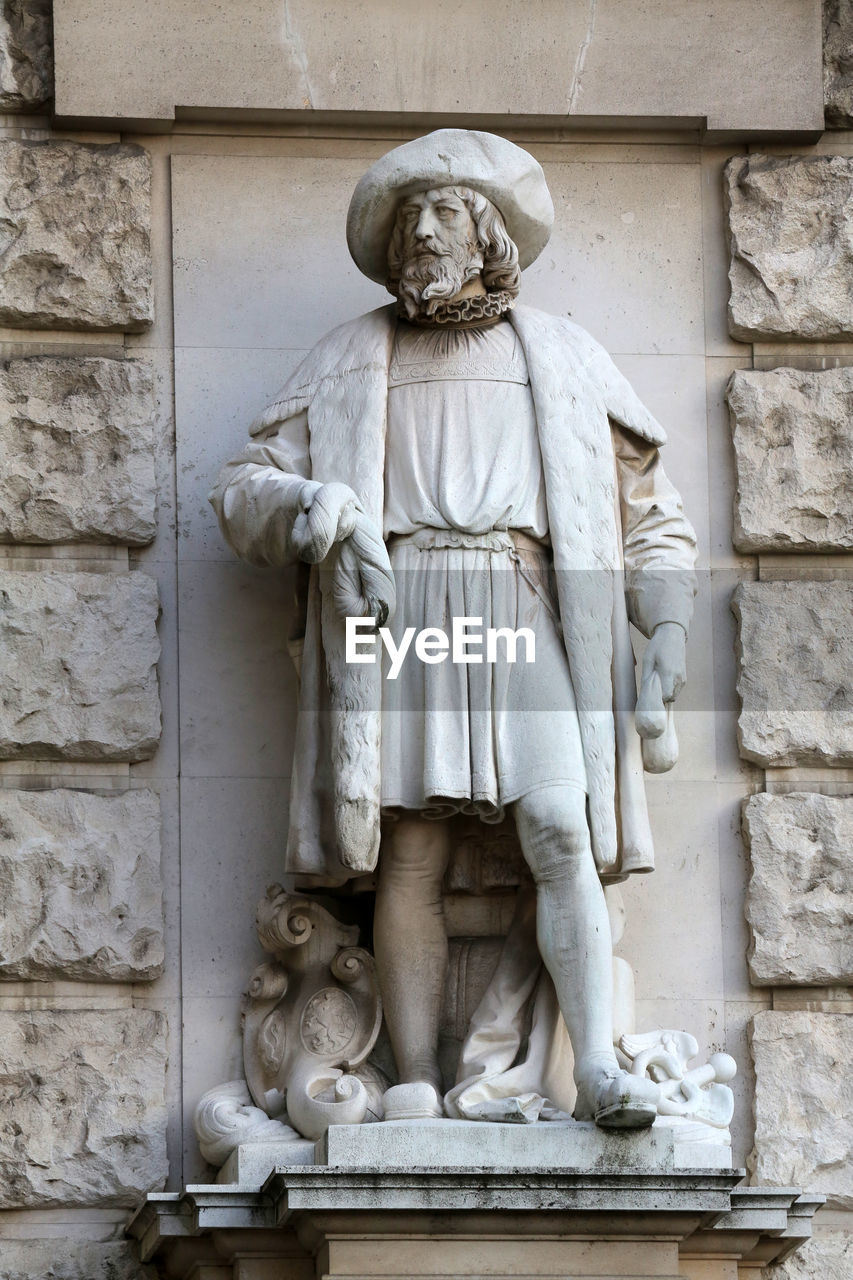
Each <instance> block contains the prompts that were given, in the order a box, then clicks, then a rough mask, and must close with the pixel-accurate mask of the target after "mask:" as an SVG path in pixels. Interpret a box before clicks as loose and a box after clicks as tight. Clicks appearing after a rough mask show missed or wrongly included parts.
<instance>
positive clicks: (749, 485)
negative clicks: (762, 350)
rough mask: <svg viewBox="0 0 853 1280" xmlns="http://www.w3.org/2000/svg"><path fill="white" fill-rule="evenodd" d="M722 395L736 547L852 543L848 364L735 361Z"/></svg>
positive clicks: (836, 547)
mask: <svg viewBox="0 0 853 1280" xmlns="http://www.w3.org/2000/svg"><path fill="white" fill-rule="evenodd" d="M728 400H729V409H730V410H731V420H732V431H733V435H734V445H735V460H736V464H737V484H738V487H737V496H736V498H735V531H734V544H735V546H736V547H737V548H738V550H739V551H795V550H796V551H847V550H849V549H850V548H851V547H853V430H851V425H850V424H851V422H853V369H849V368H848V369H827V370H826V371H825V372H822V373H804V372H801V371H800V370H798V369H774V370H772V371H770V372H767V373H763V372H756V371H753V370H751V369H749V370H745V369H738V370H737V371H736V372H735V373H734V374H733V375H732V379H731V382H730V383H729V391H728Z"/></svg>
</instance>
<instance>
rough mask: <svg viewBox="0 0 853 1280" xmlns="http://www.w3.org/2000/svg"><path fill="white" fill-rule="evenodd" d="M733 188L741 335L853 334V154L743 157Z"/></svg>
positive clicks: (732, 238)
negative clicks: (852, 285)
mask: <svg viewBox="0 0 853 1280" xmlns="http://www.w3.org/2000/svg"><path fill="white" fill-rule="evenodd" d="M725 189H726V198H727V201H728V213H729V245H730V248H731V267H730V269H729V284H730V285H731V298H730V301H729V331H730V333H731V335H732V337H733V338H740V339H741V340H742V341H744V342H752V341H754V340H761V339H764V338H803V339H808V340H812V341H814V340H818V341H819V340H826V339H834V338H850V337H853V289H852V288H851V279H853V157H849V156H766V155H759V154H755V155H746V156H735V158H734V159H733V160H730V161H729V163H728V165H727V166H726V184H725Z"/></svg>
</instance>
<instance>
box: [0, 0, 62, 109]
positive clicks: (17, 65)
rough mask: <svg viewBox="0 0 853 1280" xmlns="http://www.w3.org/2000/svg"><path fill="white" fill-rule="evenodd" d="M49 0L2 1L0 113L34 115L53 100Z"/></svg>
mask: <svg viewBox="0 0 853 1280" xmlns="http://www.w3.org/2000/svg"><path fill="white" fill-rule="evenodd" d="M52 15H53V0H2V8H0V111H38V109H39V107H43V106H44V105H45V103H46V102H48V101H49V100H50V98H51V97H52V96H53V17H52Z"/></svg>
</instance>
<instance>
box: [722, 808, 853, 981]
mask: <svg viewBox="0 0 853 1280" xmlns="http://www.w3.org/2000/svg"><path fill="white" fill-rule="evenodd" d="M743 830H744V835H745V837H746V842H747V845H748V847H749V856H750V861H751V864H752V877H751V879H750V882H749V890H748V893H747V905H746V916H747V919H748V921H749V924H750V928H751V930H752V948H751V951H750V957H749V971H750V974H751V975H752V981H753V982H754V983H756V984H757V985H758V986H776V985H782V986H789V985H794V986H796V985H798V984H805V985H811V986H827V985H831V984H832V983H840V984H842V985H844V984H847V983H853V929H851V925H853V799H842V798H838V797H834V796H822V795H815V794H811V793H803V794H792V795H779V796H777V795H757V796H751V797H750V799H749V800H747V801H746V802H745V804H744V808H743Z"/></svg>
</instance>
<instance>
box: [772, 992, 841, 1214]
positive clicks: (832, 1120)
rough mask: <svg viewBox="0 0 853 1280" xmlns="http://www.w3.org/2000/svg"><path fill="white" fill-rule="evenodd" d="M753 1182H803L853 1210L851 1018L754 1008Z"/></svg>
mask: <svg viewBox="0 0 853 1280" xmlns="http://www.w3.org/2000/svg"><path fill="white" fill-rule="evenodd" d="M751 1043H752V1055H753V1059H754V1062H755V1150H754V1152H753V1155H752V1157H751V1160H750V1165H751V1167H752V1170H753V1173H754V1178H753V1181H755V1182H758V1183H762V1184H764V1185H767V1184H769V1185H774V1186H781V1187H806V1188H808V1190H809V1191H817V1192H820V1193H821V1194H822V1195H825V1196H826V1197H827V1204H828V1205H829V1206H830V1207H834V1208H839V1209H853V1076H851V1074H850V1062H851V1060H853V1017H851V1016H850V1015H848V1014H838V1013H835V1014H833V1013H806V1012H797V1013H776V1012H769V1011H768V1012H764V1013H758V1014H756V1015H755V1017H754V1018H753V1020H752V1033H751Z"/></svg>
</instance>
